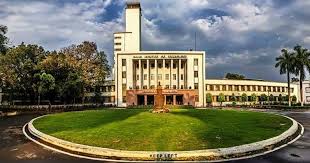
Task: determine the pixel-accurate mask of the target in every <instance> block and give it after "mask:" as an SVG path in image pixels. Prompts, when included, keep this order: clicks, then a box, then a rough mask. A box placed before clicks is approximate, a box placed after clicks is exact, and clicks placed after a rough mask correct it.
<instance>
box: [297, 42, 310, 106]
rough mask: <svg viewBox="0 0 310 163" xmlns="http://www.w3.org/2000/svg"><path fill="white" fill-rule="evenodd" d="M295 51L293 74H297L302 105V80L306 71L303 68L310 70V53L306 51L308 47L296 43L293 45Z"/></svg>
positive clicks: (302, 103)
mask: <svg viewBox="0 0 310 163" xmlns="http://www.w3.org/2000/svg"><path fill="white" fill-rule="evenodd" d="M294 51H295V57H296V61H295V63H294V69H295V74H296V75H299V84H300V87H299V89H300V90H299V92H300V102H301V106H303V105H304V100H303V93H302V92H303V91H302V82H303V81H304V80H305V78H306V71H305V69H306V68H307V69H308V70H310V53H309V52H308V49H305V48H302V47H301V46H300V45H297V46H295V47H294Z"/></svg>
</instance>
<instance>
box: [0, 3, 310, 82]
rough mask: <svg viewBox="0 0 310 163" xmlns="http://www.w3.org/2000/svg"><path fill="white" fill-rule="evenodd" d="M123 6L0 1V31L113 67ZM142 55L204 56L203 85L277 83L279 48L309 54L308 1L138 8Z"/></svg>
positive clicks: (16, 41)
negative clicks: (86, 45) (103, 57)
mask: <svg viewBox="0 0 310 163" xmlns="http://www.w3.org/2000/svg"><path fill="white" fill-rule="evenodd" d="M124 3H125V1H124V0H44V1H43V0H41V1H39V0H1V1H0V8H1V10H0V20H1V21H0V24H3V25H6V26H8V28H9V33H8V36H9V38H10V42H11V45H17V44H20V43H21V42H25V43H33V44H39V45H42V46H43V47H44V48H45V49H47V50H53V49H60V48H62V47H67V46H69V45H71V44H78V43H81V42H82V41H84V40H89V41H95V42H96V43H97V44H98V47H99V48H100V50H103V51H105V52H106V54H107V55H108V57H109V60H110V61H112V60H113V52H112V50H113V32H117V31H123V26H124V24H123V12H124ZM141 3H142V9H143V19H142V31H143V37H142V41H143V43H142V48H143V50H189V49H191V48H194V35H195V33H197V50H204V51H206V53H207V58H206V62H207V67H206V70H207V78H223V76H224V74H225V73H227V72H234V73H241V74H244V75H246V76H247V77H248V78H259V79H266V80H276V81H284V80H285V76H280V75H279V73H278V70H277V69H275V68H274V64H275V61H274V59H275V57H276V56H278V55H279V54H280V50H281V49H282V48H290V47H293V46H295V45H296V44H301V45H302V46H305V47H307V48H310V19H309V18H310V10H309V8H310V1H309V0H233V1H232V0H141Z"/></svg>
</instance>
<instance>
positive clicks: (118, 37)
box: [114, 36, 122, 39]
mask: <svg viewBox="0 0 310 163" xmlns="http://www.w3.org/2000/svg"><path fill="white" fill-rule="evenodd" d="M121 38H122V37H120V36H116V37H114V39H121Z"/></svg>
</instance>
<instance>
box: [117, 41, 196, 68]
mask: <svg viewBox="0 0 310 163" xmlns="http://www.w3.org/2000/svg"><path fill="white" fill-rule="evenodd" d="M116 44H119V45H121V43H115V45H116ZM126 65H127V61H126V59H122V66H126ZM170 65H171V64H169V63H166V64H165V67H166V68H169V67H170ZM162 66H163V65H162V64H161V63H159V64H158V68H162ZM172 66H173V69H176V68H177V64H176V63H173V65H172ZM194 66H198V59H194ZM143 67H144V69H146V68H147V64H146V63H144V64H143ZM136 68H139V64H136ZM151 68H155V63H151ZM183 68H184V64H181V69H183Z"/></svg>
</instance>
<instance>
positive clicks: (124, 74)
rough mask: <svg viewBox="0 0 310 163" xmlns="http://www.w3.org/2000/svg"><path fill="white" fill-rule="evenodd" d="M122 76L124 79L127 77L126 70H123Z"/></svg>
mask: <svg viewBox="0 0 310 163" xmlns="http://www.w3.org/2000/svg"><path fill="white" fill-rule="evenodd" d="M122 77H123V79H124V78H126V71H123V72H122Z"/></svg>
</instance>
